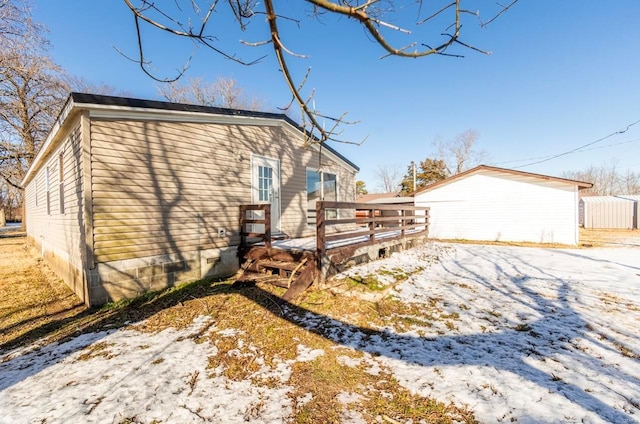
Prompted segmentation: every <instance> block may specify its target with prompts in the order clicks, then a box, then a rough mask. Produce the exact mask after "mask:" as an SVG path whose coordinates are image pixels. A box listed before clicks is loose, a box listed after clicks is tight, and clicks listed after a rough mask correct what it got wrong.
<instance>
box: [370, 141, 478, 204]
mask: <svg viewBox="0 0 640 424" xmlns="http://www.w3.org/2000/svg"><path fill="white" fill-rule="evenodd" d="M479 137H480V135H479V133H478V132H477V131H476V130H473V129H469V130H466V131H464V132H461V133H459V134H457V135H456V136H454V137H453V138H452V139H450V140H443V139H437V140H436V141H435V142H434V143H433V144H434V147H435V150H436V152H435V153H434V154H432V155H431V156H427V157H426V158H425V159H424V160H421V161H419V162H414V161H412V162H411V163H409V164H408V165H407V166H406V171H405V173H404V174H403V173H402V171H401V170H400V169H401V168H400V167H398V166H395V165H384V166H380V167H378V169H377V172H376V175H377V177H378V182H379V184H378V189H379V190H380V191H382V192H385V193H400V194H402V195H406V194H409V193H412V192H414V191H416V190H419V189H421V188H423V187H426V186H427V185H429V184H433V183H436V182H438V181H441V180H444V179H445V178H448V177H451V176H453V175H456V174H459V173H461V172H464V171H466V170H468V169H471V168H473V167H475V166H478V165H480V164H481V163H482V162H483V161H485V160H486V159H487V158H488V154H487V152H485V151H483V150H478V149H477V148H476V142H477V141H478V139H479ZM414 177H415V178H414Z"/></svg>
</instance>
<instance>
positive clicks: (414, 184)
mask: <svg viewBox="0 0 640 424" xmlns="http://www.w3.org/2000/svg"><path fill="white" fill-rule="evenodd" d="M411 169H412V170H413V187H412V190H411V191H416V163H415V162H414V161H411Z"/></svg>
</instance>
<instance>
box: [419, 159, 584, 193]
mask: <svg viewBox="0 0 640 424" xmlns="http://www.w3.org/2000/svg"><path fill="white" fill-rule="evenodd" d="M483 171H484V172H494V173H498V174H505V175H511V176H521V177H530V178H536V179H539V180H542V181H557V182H561V183H566V184H570V185H576V186H578V189H584V188H590V187H593V184H592V183H587V182H584V181H576V180H570V179H566V178H559V177H552V176H550V175H543V174H534V173H532V172H524V171H518V170H515V169H507V168H499V167H496V166H489V165H479V166H476V167H475V168H472V169H469V170H467V171H464V172H461V173H459V174H457V175H454V176H452V177H449V178H446V179H444V180H442V181H438V182H437V183H433V184H430V185H428V186H426V187H423V188H421V189H419V190H416V191H415V192H413V193H412V194H411V195H413V196H415V195H417V194H420V193H425V192H427V191H430V190H433V189H434V188H437V187H442V186H445V185H447V184H450V183H452V182H454V181H456V180H459V179H462V178H466V177H468V176H470V175H473V174H477V173H479V172H483Z"/></svg>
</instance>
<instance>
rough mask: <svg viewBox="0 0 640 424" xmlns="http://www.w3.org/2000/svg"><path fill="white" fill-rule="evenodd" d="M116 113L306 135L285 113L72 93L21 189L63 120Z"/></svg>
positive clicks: (44, 155)
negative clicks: (277, 127) (248, 124)
mask: <svg viewBox="0 0 640 424" xmlns="http://www.w3.org/2000/svg"><path fill="white" fill-rule="evenodd" d="M105 108H109V109H115V110H130V111H144V110H159V111H164V112H167V113H169V114H171V113H174V114H189V113H191V114H203V115H210V116H218V117H226V118H227V120H229V119H230V120H232V121H234V120H235V119H236V118H237V120H238V121H242V118H245V119H255V120H256V124H258V125H259V124H260V122H263V123H264V122H280V123H282V124H288V125H289V126H290V127H292V128H294V129H295V130H297V131H300V132H301V133H302V134H307V132H306V130H305V129H304V127H302V126H300V125H299V124H298V123H296V122H295V121H294V120H293V119H291V118H289V117H288V116H287V115H285V114H284V113H271V112H258V111H249V110H240V109H227V108H220V107H213V106H200V105H191V104H185V103H172V102H164V101H159V100H145V99H136V98H131V97H117V96H104V95H101V94H90V93H77V92H72V93H70V94H69V97H68V98H67V101H66V102H65V105H64V107H63V108H62V110H61V111H60V114H59V115H58V119H57V120H56V123H55V124H54V126H53V128H52V129H51V131H50V133H49V135H48V137H47V140H46V141H45V143H44V145H43V146H42V148H41V149H40V152H39V153H38V155H37V156H36V158H35V160H34V161H33V164H32V165H31V167H30V168H29V170H28V171H27V174H26V175H25V177H24V179H23V181H22V186H23V187H24V186H25V185H26V184H27V183H28V182H29V181H30V179H31V177H32V175H31V174H32V172H33V170H34V169H38V168H39V162H40V161H41V160H42V159H43V157H46V155H47V154H48V152H47V151H48V150H50V148H51V146H50V145H51V144H52V142H53V141H54V139H55V135H56V133H57V132H58V131H59V130H60V128H61V127H62V126H63V125H64V123H65V120H66V119H67V118H68V117H69V116H70V115H71V114H72V112H73V111H75V110H83V109H84V110H91V109H105ZM322 148H323V149H325V150H327V151H328V152H330V153H331V154H332V155H334V156H335V157H336V158H337V159H338V160H340V161H342V162H344V163H345V164H346V165H347V166H349V167H351V168H353V169H354V170H355V171H359V170H360V168H359V167H358V166H357V165H355V164H354V163H353V162H351V161H350V160H349V159H347V158H346V157H344V156H343V155H342V154H340V153H339V152H338V151H337V150H335V149H334V148H333V147H332V146H330V145H329V144H328V143H327V142H324V143H322Z"/></svg>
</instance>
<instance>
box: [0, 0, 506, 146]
mask: <svg viewBox="0 0 640 424" xmlns="http://www.w3.org/2000/svg"><path fill="white" fill-rule="evenodd" d="M0 1H3V0H0ZM5 1H6V0H5ZM123 1H124V2H125V4H126V5H127V7H128V8H129V9H130V11H131V12H132V14H133V17H134V22H135V26H136V38H137V44H138V53H137V57H136V58H134V59H133V60H134V61H135V62H136V63H137V64H138V65H139V67H140V68H142V70H143V71H144V72H145V73H146V74H147V75H149V76H151V78H153V79H155V80H157V81H173V80H177V79H178V78H180V77H181V76H182V75H183V74H184V72H185V71H186V69H187V68H188V63H189V61H187V62H186V64H185V65H184V66H183V67H182V69H181V70H178V73H177V75H176V76H175V77H172V78H159V77H158V75H157V73H156V72H155V71H154V70H153V69H152V68H151V62H150V61H149V60H148V58H147V57H146V56H145V52H144V50H145V49H144V45H143V40H142V32H141V29H140V28H141V25H142V24H144V25H149V26H150V27H152V28H154V29H157V30H158V31H161V32H162V33H167V34H171V35H174V36H176V37H179V38H184V39H189V40H191V41H194V42H195V43H196V45H199V46H203V47H206V48H207V49H209V50H211V51H213V52H215V53H216V54H218V55H220V56H221V57H223V58H225V59H229V60H233V61H235V62H237V63H240V64H244V65H250V64H254V63H257V62H258V61H260V60H262V59H263V58H264V57H265V56H261V57H260V58H259V59H256V60H253V61H249V62H247V61H244V60H242V59H240V58H239V57H238V56H236V54H235V52H231V51H229V47H226V45H225V44H223V43H222V42H220V41H219V39H218V38H217V37H216V36H215V35H214V33H213V32H212V30H213V29H218V28H217V26H216V27H214V23H213V22H214V19H215V18H217V17H219V16H222V14H221V13H214V12H217V11H218V8H220V7H222V6H223V5H225V4H226V6H227V7H229V8H230V10H231V13H232V15H233V19H235V21H236V23H237V24H238V26H239V29H240V30H241V31H245V30H246V29H247V28H248V25H249V23H250V22H251V21H252V20H253V21H254V22H255V17H256V16H257V15H263V14H264V15H265V16H266V24H267V25H266V28H265V29H266V31H268V35H267V36H266V37H265V41H259V42H249V41H244V40H241V41H240V45H242V46H247V47H254V48H260V47H262V46H266V45H267V44H269V45H270V46H271V49H272V51H273V54H274V55H275V58H276V61H277V63H278V67H279V69H280V71H281V72H282V76H283V78H284V81H285V84H286V86H287V87H288V89H289V91H290V92H291V95H292V103H291V104H293V103H296V104H297V105H298V106H299V107H300V110H301V120H302V123H303V127H304V132H305V136H306V140H307V142H313V143H316V142H319V143H323V142H324V141H327V140H334V141H343V140H340V139H339V138H338V137H337V136H338V135H339V134H340V130H339V127H340V125H342V124H348V123H350V122H348V121H346V120H344V117H345V114H344V113H343V114H341V115H339V117H337V118H335V117H334V118H329V117H328V116H327V115H326V114H320V113H319V112H318V110H316V108H315V105H314V106H313V107H312V104H313V103H312V102H311V100H312V98H313V93H314V90H313V88H305V82H307V80H308V77H309V70H307V73H306V75H305V76H304V77H303V78H302V80H301V81H300V80H299V79H297V78H296V76H295V75H294V73H293V71H292V67H291V66H290V64H289V63H288V61H289V60H292V58H293V59H306V58H307V56H306V55H305V54H301V53H294V52H293V51H291V50H290V49H288V48H287V43H286V42H285V40H284V39H283V37H284V34H283V33H282V32H281V30H280V28H279V24H280V23H281V21H284V22H294V23H295V24H296V25H297V26H298V27H299V26H300V25H301V21H300V20H299V19H296V18H295V17H294V16H288V15H287V14H286V13H285V14H279V13H277V11H276V4H275V2H274V1H273V0H265V1H264V2H259V1H257V0H226V1H224V2H222V1H219V0H209V1H206V0H190V4H191V9H192V10H193V13H195V15H196V16H193V17H192V16H189V17H183V16H184V15H185V14H186V13H183V12H188V11H186V8H184V7H181V6H180V1H179V0H174V1H175V4H176V10H177V11H178V12H175V13H172V12H171V11H170V10H169V5H167V4H164V5H162V3H158V2H155V1H153V0H123ZM201 1H202V2H203V3H205V4H206V6H204V7H200V6H199V3H200V2H201ZM464 1H465V0H442V2H443V3H444V4H442V3H440V5H439V6H438V5H437V4H436V7H433V6H434V5H433V4H432V3H429V4H428V5H427V6H428V7H426V6H425V7H424V8H425V9H433V10H432V11H431V12H430V13H429V14H428V15H427V17H426V18H421V17H420V15H421V13H422V10H423V1H422V0H417V1H416V0H404V1H399V0H397V1H393V2H392V1H389V0H384V1H383V0H305V2H306V3H308V4H309V5H311V6H312V8H313V14H314V15H315V16H316V17H318V16H321V15H327V16H330V15H333V16H339V17H346V18H348V19H349V21H351V22H355V23H356V24H358V25H360V26H361V27H362V28H363V29H364V30H365V32H366V34H368V35H369V36H370V37H371V38H372V39H373V41H374V42H375V43H377V44H378V45H379V46H380V47H381V48H382V49H383V50H384V51H385V54H384V55H382V58H385V57H388V56H398V57H404V58H419V57H425V56H430V55H441V56H450V57H456V58H460V57H464V56H463V55H461V54H459V53H457V52H450V51H448V50H449V49H450V48H452V47H453V46H457V47H461V48H464V49H468V50H472V51H475V52H478V53H482V54H490V52H489V51H486V50H484V49H481V48H478V47H474V46H473V45H472V43H470V42H469V41H467V40H463V39H462V37H461V31H462V19H463V16H467V15H469V16H474V17H478V16H479V12H478V11H471V10H468V9H466V8H463V7H462V3H463V2H464ZM516 2H517V0H515V1H512V2H511V3H510V4H509V5H507V6H499V7H500V10H499V12H498V13H497V14H496V16H495V17H494V18H492V19H491V20H490V21H488V22H487V23H485V24H484V25H486V24H488V23H490V22H491V21H493V20H495V19H496V18H497V17H498V16H500V15H502V14H503V13H504V12H506V10H508V9H509V8H511V7H512V6H513V5H514V4H515V3H516ZM425 4H426V3H425ZM161 5H162V6H161ZM416 5H417V11H418V15H417V17H416V18H415V19H413V18H410V19H409V20H407V18H406V11H407V10H409V8H410V7H413V6H416ZM277 7H278V8H280V9H281V10H285V11H288V10H290V11H292V12H291V14H293V13H295V12H293V10H295V8H293V7H291V5H290V3H288V2H282V3H281V4H280V3H278V4H277ZM409 24H413V25H415V28H414V27H410V26H407V25H409ZM216 25H217V23H216ZM433 26H436V28H437V27H441V28H442V29H443V31H442V30H441V31H438V32H435V33H434V34H436V35H431V36H428V37H426V36H424V37H421V36H419V35H414V29H416V32H418V31H417V30H418V29H419V28H426V27H429V28H431V27H433ZM263 28H264V27H263ZM431 32H432V33H433V31H431ZM427 33H428V32H427ZM437 34H440V36H437ZM217 35H219V36H220V37H222V35H223V34H222V33H221V32H218V34H217ZM224 35H226V34H224ZM407 37H410V38H413V39H410V40H408V42H407V40H406V38H407ZM433 37H435V39H436V42H433V40H431V42H429V40H425V39H421V38H433ZM223 46H225V47H223ZM130 60H131V59H130ZM308 69H310V68H308ZM308 93H311V94H308ZM291 104H289V105H288V106H286V107H285V108H283V109H284V110H288V109H289V108H290V106H291ZM323 119H330V120H331V121H332V122H333V123H335V125H332V126H331V128H330V129H326V128H324V125H321V122H320V120H323Z"/></svg>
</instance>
